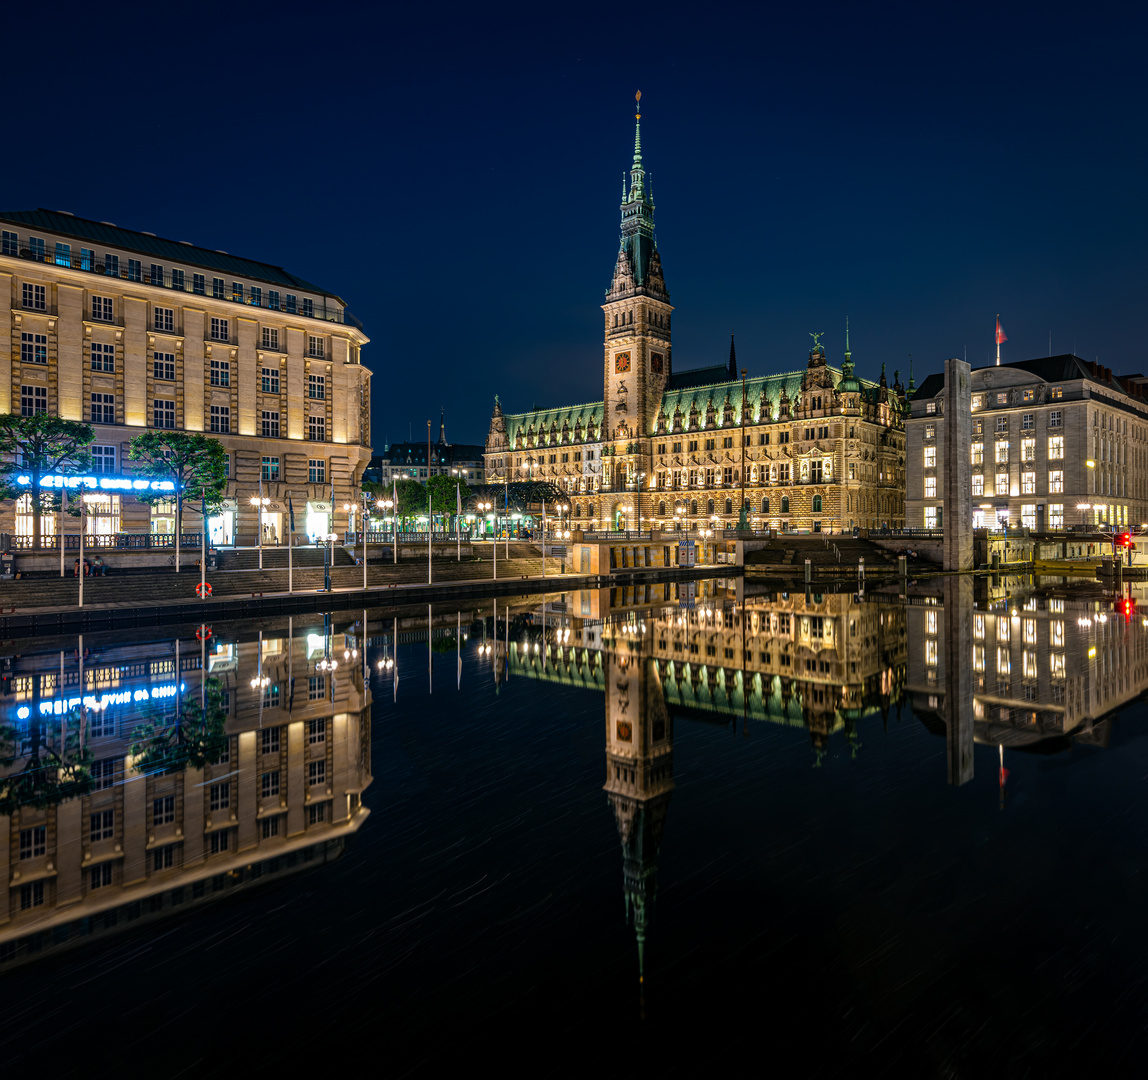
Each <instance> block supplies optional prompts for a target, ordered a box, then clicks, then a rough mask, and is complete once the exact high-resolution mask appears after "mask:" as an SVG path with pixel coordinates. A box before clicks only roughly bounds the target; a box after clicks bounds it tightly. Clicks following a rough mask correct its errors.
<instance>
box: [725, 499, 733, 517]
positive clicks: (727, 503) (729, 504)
mask: <svg viewBox="0 0 1148 1080" xmlns="http://www.w3.org/2000/svg"><path fill="white" fill-rule="evenodd" d="M725 512H726V513H727V514H732V513H733V499H726V501H725Z"/></svg>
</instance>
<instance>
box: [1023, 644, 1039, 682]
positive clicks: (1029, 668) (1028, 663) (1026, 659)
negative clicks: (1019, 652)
mask: <svg viewBox="0 0 1148 1080" xmlns="http://www.w3.org/2000/svg"><path fill="white" fill-rule="evenodd" d="M1021 660H1022V665H1023V670H1024V677H1025V678H1026V679H1035V678H1036V653H1034V652H1028V651H1027V650H1026V651H1025V653H1024V655H1023V656H1022V657H1021Z"/></svg>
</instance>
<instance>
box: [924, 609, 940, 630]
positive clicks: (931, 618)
mask: <svg viewBox="0 0 1148 1080" xmlns="http://www.w3.org/2000/svg"><path fill="white" fill-rule="evenodd" d="M936 632H937V613H936V612H935V611H926V612H925V633H926V634H935V633H936Z"/></svg>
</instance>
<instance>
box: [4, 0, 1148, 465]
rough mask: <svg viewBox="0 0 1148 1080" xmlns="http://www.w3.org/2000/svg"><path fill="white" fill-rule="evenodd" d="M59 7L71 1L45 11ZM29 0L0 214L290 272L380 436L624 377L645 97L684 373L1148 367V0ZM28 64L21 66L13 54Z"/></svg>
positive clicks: (18, 26)
mask: <svg viewBox="0 0 1148 1080" xmlns="http://www.w3.org/2000/svg"><path fill="white" fill-rule="evenodd" d="M53 10H56V9H53ZM1002 10H1004V9H1002V7H1001V5H993V6H986V7H983V8H978V7H976V6H974V5H972V4H959V5H957V4H954V5H948V6H946V7H945V8H944V9H943V10H942V9H939V8H938V7H937V6H936V5H921V4H912V5H904V6H900V7H897V6H893V5H860V4H849V5H827V4H805V5H788V6H786V7H770V6H766V5H754V6H752V7H750V6H748V5H747V6H745V8H744V9H742V10H738V9H737V7H730V6H726V5H698V4H691V5H686V6H681V7H678V6H675V5H667V4H660V5H658V4H654V5H649V4H643V5H631V4H610V5H589V4H582V5H578V6H577V7H575V6H573V5H553V6H550V7H548V8H546V7H543V6H542V5H528V6H522V7H509V6H505V5H503V6H497V5H496V6H489V5H475V4H466V5H452V4H421V5H411V6H409V7H403V8H400V7H399V6H398V5H395V4H384V5H378V6H371V7H368V6H367V5H361V6H357V7H346V8H343V9H341V10H340V9H339V8H338V7H337V6H335V5H314V4H310V5H306V6H294V5H288V4H281V5H272V6H258V5H257V6H254V7H251V6H249V7H246V8H243V7H241V8H239V9H234V8H221V7H205V8H200V9H187V8H182V9H174V8H164V7H157V6H154V5H147V6H142V7H135V6H129V5H118V6H116V7H113V8H109V9H106V10H105V11H102V12H101V13H100V14H99V16H98V17H94V16H93V15H92V13H91V12H87V11H85V10H83V9H80V8H79V7H75V8H72V9H71V13H70V14H69V8H68V7H64V8H62V9H59V10H58V11H56V14H53V15H52V16H51V18H50V19H49V20H47V21H46V20H45V15H44V10H42V9H41V8H39V7H36V6H34V5H31V6H30V5H18V6H14V7H13V8H12V10H10V11H7V12H6V13H5V18H4V21H5V27H6V33H5V36H6V37H8V38H9V40H10V41H12V42H19V43H20V44H19V46H18V48H17V49H16V50H15V51H10V53H9V56H8V59H9V66H8V75H9V95H8V102H9V105H8V107H9V111H10V114H9V120H8V125H7V131H8V144H9V157H8V167H7V168H6V169H5V170H4V174H3V179H0V206H2V207H3V208H4V209H27V208H31V207H36V206H45V207H49V208H53V209H63V210H70V211H72V212H73V213H75V214H77V215H80V216H84V217H91V218H96V219H106V220H110V221H114V222H116V223H117V224H119V225H122V226H126V227H129V228H135V229H146V230H150V231H152V232H155V233H158V234H159V235H160V236H165V237H169V238H172V239H177V240H191V241H192V242H194V243H197V244H200V245H202V246H204V247H208V248H223V249H226V250H227V251H230V252H231V253H232V254H236V255H244V256H248V257H251V258H256V259H261V260H264V261H267V262H274V263H278V264H281V265H283V266H285V267H287V268H288V269H290V270H291V271H293V272H295V273H297V274H299V275H300V276H302V277H305V278H308V279H309V280H312V281H315V282H317V283H319V284H320V285H323V286H324V287H326V288H328V289H330V290H332V291H333V292H335V293H337V294H338V295H340V296H342V297H343V298H344V299H345V300H346V301H347V303H348V305H349V307H350V309H351V311H352V312H354V313H355V314H356V315H358V316H359V318H361V319H362V320H363V323H364V325H365V327H366V330H367V333H368V334H369V335H370V337H371V338H372V344H371V345H370V346H369V347H368V349H367V350H365V351H364V361H365V363H367V364H368V366H370V367H371V368H372V370H373V371H374V373H375V378H374V442H375V446H376V449H378V448H381V446H382V445H383V443H384V442H385V441H388V440H398V439H405V438H406V437H407V432H408V425H412V430H413V431H414V433H415V436H416V437H419V436H420V435H423V434H425V431H426V427H425V422H426V419H427V418H428V417H431V418H433V419H434V422H435V430H436V434H437V425H438V415H439V407H440V406H444V407H445V408H446V415H447V433H448V436H449V437H450V438H451V439H452V440H455V441H481V440H482V439H483V438H484V437H485V433H486V428H487V423H488V418H489V414H490V403H491V399H492V395H493V394H494V393H496V392H497V393H499V394H500V395H501V397H502V401H503V403H504V406H505V407H506V408H507V409H508V410H521V409H524V408H529V407H530V406H531V405H532V404H535V403H537V404H538V405H548V404H553V405H558V404H563V403H574V402H584V401H594V400H598V399H600V398H601V393H602V382H601V357H602V352H601V340H602V337H601V335H602V329H601V328H602V320H601V312H600V311H599V308H598V305H599V304H601V302H602V300H603V292H604V290H605V289H606V287H607V286H608V284H609V281H610V276H611V273H612V270H613V265H614V258H615V254H616V252H617V242H618V220H619V214H618V203H619V199H620V194H621V180H622V172H623V170H625V169H626V168H627V167H628V166H629V164H630V158H631V154H632V146H633V97H634V91H635V90H636V89H639V88H640V89H641V90H642V105H643V108H642V116H643V120H642V144H643V151H644V155H645V164H646V167H647V169H648V170H650V172H652V178H653V189H654V195H655V200H656V203H657V221H658V243H659V248H660V250H661V253H662V258H663V263H664V266H665V273H666V280H667V283H668V285H669V289H670V294H671V300H672V302H673V303H674V304H675V306H676V313H675V320H674V364H675V368H676V369H679V370H680V369H684V368H689V367H697V366H702V365H704V364H712V363H720V362H723V361H724V360H725V359H726V357H727V355H728V348H729V333H730V331H731V329H732V330H734V331H735V332H736V334H737V351H738V360H739V363H740V364H742V365H744V366H747V367H748V368H749V371H750V374H751V375H757V374H765V373H768V372H773V371H785V370H793V369H795V368H798V367H800V366H802V365H803V364H804V362H805V358H806V355H807V352H808V347H809V343H810V339H809V337H808V333H809V332H810V331H814V330H817V331H826V337H825V339H824V340H825V344H826V346H827V350H828V354H829V357H830V360H831V362H833V363H835V364H837V363H840V354H841V350H842V348H843V345H844V335H843V327H844V322H845V317H846V315H848V316H849V319H850V323H851V327H852V347H853V358H854V361H855V362H856V364H857V370H858V374H860V375H862V376H867V377H871V378H875V377H877V375H878V374H879V372H880V366H881V363H882V361H886V362H887V363H888V366H889V367H888V370H889V378H890V381H892V374H893V369H894V368H900V369H901V370H902V378H903V380H904V381H907V379H908V374H907V368H908V356H909V354H910V353H911V354H912V355H913V357H914V363H915V373H916V377H917V381H918V382H920V381H921V379H922V378H923V377H924V376H925V375H927V374H929V373H930V372H933V371H938V370H940V369H941V367H942V364H943V361H944V359H945V357H947V356H960V355H962V354H963V353H964V352H965V350H966V349H967V355H968V358H969V360H970V362H972V363H973V364H974V366H976V365H979V364H983V363H985V362H986V360H987V359H988V358H989V356H990V354H991V352H992V349H993V344H992V332H993V325H994V318H995V316H996V314H997V312H1000V314H1001V322H1002V324H1003V326H1004V329H1005V331H1006V333H1007V334H1008V337H1009V341H1008V343H1007V344H1006V345H1005V346H1004V356H1005V359H1006V360H1007V359H1025V358H1028V357H1031V356H1042V355H1045V354H1046V353H1047V352H1048V348H1049V334H1050V332H1051V335H1052V350H1053V352H1055V353H1060V352H1069V351H1072V350H1073V349H1075V351H1076V352H1077V354H1078V355H1081V356H1084V357H1086V358H1088V359H1092V358H1094V357H1099V360H1100V362H1101V363H1103V364H1107V365H1108V366H1110V367H1111V368H1112V369H1113V371H1119V372H1122V373H1124V374H1128V373H1130V372H1134V371H1145V372H1148V356H1145V349H1146V347H1148V326H1146V318H1145V314H1146V313H1145V299H1144V298H1145V262H1144V255H1145V226H1146V218H1148V211H1146V209H1145V199H1144V194H1145V190H1144V189H1145V185H1144V176H1145V166H1146V161H1145V158H1146V151H1145V124H1144V112H1145V105H1146V103H1148V94H1146V92H1145V91H1146V86H1145V82H1146V75H1145V70H1146V69H1145V65H1144V63H1143V56H1142V48H1143V41H1144V37H1145V32H1146V30H1148V18H1146V16H1145V8H1144V6H1143V5H1138V6H1134V5H1131V4H1127V5H1116V4H1109V5H1100V6H1098V7H1089V6H1086V5H1083V4H1077V5H1073V6H1063V7H1051V6H1048V5H1035V4H1034V5H1024V6H1023V8H1022V6H1021V5H1011V6H1009V7H1008V9H1007V11H1005V13H1003V14H1002ZM21 61H22V62H25V63H26V65H27V66H26V69H24V70H23V71H22V68H21Z"/></svg>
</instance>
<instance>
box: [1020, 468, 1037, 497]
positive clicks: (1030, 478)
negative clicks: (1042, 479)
mask: <svg viewBox="0 0 1148 1080" xmlns="http://www.w3.org/2000/svg"><path fill="white" fill-rule="evenodd" d="M1020 493H1021V494H1022V495H1035V494H1036V473H1034V472H1025V473H1021V474H1020Z"/></svg>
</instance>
